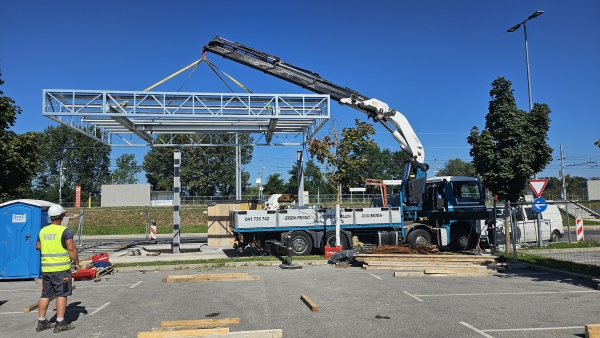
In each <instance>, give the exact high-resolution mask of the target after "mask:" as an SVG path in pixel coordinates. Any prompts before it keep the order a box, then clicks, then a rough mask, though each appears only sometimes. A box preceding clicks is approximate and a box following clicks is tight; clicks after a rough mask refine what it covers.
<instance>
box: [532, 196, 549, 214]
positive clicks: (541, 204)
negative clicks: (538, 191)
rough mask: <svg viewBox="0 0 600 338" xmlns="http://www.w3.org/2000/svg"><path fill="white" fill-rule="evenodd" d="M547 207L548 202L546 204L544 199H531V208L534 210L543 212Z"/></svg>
mask: <svg viewBox="0 0 600 338" xmlns="http://www.w3.org/2000/svg"><path fill="white" fill-rule="evenodd" d="M547 207H548V204H546V200H545V199H543V198H541V197H538V198H536V199H534V200H533V210H535V211H536V212H544V210H546V208H547Z"/></svg>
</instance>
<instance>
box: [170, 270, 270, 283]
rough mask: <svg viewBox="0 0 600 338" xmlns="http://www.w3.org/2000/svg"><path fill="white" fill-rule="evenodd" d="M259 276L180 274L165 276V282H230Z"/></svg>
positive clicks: (257, 278)
mask: <svg viewBox="0 0 600 338" xmlns="http://www.w3.org/2000/svg"><path fill="white" fill-rule="evenodd" d="M259 278H260V277H259V276H248V273H247V272H242V273H220V274H203V275H179V276H169V277H167V278H163V279H162V281H163V282H165V283H187V282H229V281H240V280H259Z"/></svg>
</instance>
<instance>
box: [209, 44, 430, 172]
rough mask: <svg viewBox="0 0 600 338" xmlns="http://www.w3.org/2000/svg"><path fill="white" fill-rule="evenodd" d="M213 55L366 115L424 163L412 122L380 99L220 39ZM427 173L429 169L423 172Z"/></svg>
mask: <svg viewBox="0 0 600 338" xmlns="http://www.w3.org/2000/svg"><path fill="white" fill-rule="evenodd" d="M204 52H211V53H213V54H216V55H220V56H222V57H224V58H226V59H229V60H232V61H235V62H238V63H241V64H243V65H245V66H249V67H252V68H254V69H257V70H260V71H262V72H264V73H267V74H269V75H272V76H275V77H278V78H280V79H282V80H285V81H288V82H291V83H293V84H296V85H298V86H300V87H302V88H305V89H308V90H310V91H312V92H315V93H317V94H325V95H329V96H330V97H331V98H332V99H333V100H335V101H337V102H339V103H341V104H344V105H347V106H350V107H352V108H354V109H356V110H358V111H360V112H363V113H365V114H367V116H368V117H370V118H372V119H373V121H375V122H380V123H381V124H382V125H383V126H384V127H385V128H386V129H387V130H388V131H389V132H390V133H391V134H392V136H393V137H394V139H395V140H396V141H397V142H398V143H399V144H400V147H401V148H402V150H404V151H405V152H406V153H408V154H409V155H410V156H411V158H412V159H413V160H416V162H417V165H418V166H420V167H422V168H423V169H424V166H423V165H422V163H423V161H424V160H425V151H424V149H423V145H422V144H421V141H419V138H418V137H417V135H416V134H415V132H414V130H413V129H412V127H411V125H410V123H408V120H407V119H406V117H404V115H402V114H401V113H400V112H398V111H396V110H393V109H390V108H389V106H388V105H387V104H386V103H384V102H382V101H379V100H377V99H374V98H369V97H367V96H365V95H362V94H360V93H359V92H357V91H355V90H352V89H350V88H348V87H341V86H338V85H336V84H334V83H333V82H330V81H328V80H326V79H324V78H322V77H321V76H319V74H317V73H314V72H311V71H308V70H306V69H303V68H300V67H296V66H294V65H292V64H289V63H287V62H285V61H283V60H281V59H280V58H279V57H277V56H274V55H270V54H267V53H263V52H261V51H259V50H256V49H254V48H251V47H248V46H244V45H242V44H239V43H237V42H232V41H229V40H226V39H223V38H221V37H219V36H217V37H215V38H214V39H212V40H211V41H210V42H209V43H208V44H207V45H205V46H204V48H203V49H202V53H203V54H204ZM424 170H426V169H424Z"/></svg>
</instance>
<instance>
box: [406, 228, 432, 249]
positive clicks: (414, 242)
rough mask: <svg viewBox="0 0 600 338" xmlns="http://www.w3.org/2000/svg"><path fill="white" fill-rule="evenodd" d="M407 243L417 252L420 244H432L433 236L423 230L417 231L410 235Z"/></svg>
mask: <svg viewBox="0 0 600 338" xmlns="http://www.w3.org/2000/svg"><path fill="white" fill-rule="evenodd" d="M406 241H407V242H408V244H410V246H411V247H412V248H413V250H416V249H417V246H418V245H419V244H431V235H430V234H429V233H428V232H427V231H425V230H423V229H415V230H413V231H411V232H409V233H408V236H406Z"/></svg>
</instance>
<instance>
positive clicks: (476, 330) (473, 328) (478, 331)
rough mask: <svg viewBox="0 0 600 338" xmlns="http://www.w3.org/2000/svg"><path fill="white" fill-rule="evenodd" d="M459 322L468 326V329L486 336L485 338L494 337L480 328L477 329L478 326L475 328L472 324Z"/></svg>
mask: <svg viewBox="0 0 600 338" xmlns="http://www.w3.org/2000/svg"><path fill="white" fill-rule="evenodd" d="M459 323H461V324H462V325H464V326H466V327H468V328H469V329H471V330H473V331H475V332H477V333H479V334H480V335H482V336H484V337H487V338H494V336H490V335H489V334H487V333H485V332H483V331H481V330H480V329H478V328H476V327H474V326H471V325H469V324H468V323H465V322H459Z"/></svg>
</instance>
